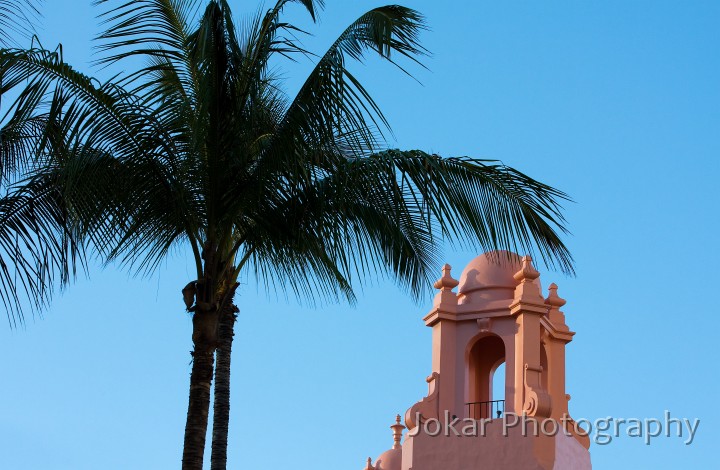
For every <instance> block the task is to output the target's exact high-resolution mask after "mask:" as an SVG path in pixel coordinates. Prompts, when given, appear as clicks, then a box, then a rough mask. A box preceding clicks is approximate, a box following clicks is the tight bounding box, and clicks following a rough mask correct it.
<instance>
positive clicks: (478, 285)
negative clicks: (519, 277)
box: [458, 250, 539, 304]
mask: <svg viewBox="0 0 720 470" xmlns="http://www.w3.org/2000/svg"><path fill="white" fill-rule="evenodd" d="M520 268H522V259H521V258H520V256H518V255H517V254H515V253H513V252H510V251H501V250H497V251H490V252H487V253H483V254H482V255H480V256H478V257H476V258H475V259H473V260H472V261H470V263H468V265H467V266H466V267H465V269H463V272H462V274H461V275H460V284H459V286H458V295H459V296H460V303H461V304H467V303H476V302H478V301H491V300H500V299H512V298H513V295H514V291H515V287H516V286H517V285H518V281H516V280H515V278H514V277H513V275H514V274H515V273H516V272H518V271H519V270H520ZM533 282H538V285H539V280H537V279H536V280H535V281H533Z"/></svg>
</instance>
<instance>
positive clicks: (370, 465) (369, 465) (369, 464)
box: [363, 457, 375, 470]
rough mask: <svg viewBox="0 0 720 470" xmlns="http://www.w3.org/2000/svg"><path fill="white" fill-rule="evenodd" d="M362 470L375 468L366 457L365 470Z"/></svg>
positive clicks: (373, 469)
mask: <svg viewBox="0 0 720 470" xmlns="http://www.w3.org/2000/svg"><path fill="white" fill-rule="evenodd" d="M363 470H375V467H373V465H372V459H371V458H370V457H368V459H367V465H365V468H364V469H363Z"/></svg>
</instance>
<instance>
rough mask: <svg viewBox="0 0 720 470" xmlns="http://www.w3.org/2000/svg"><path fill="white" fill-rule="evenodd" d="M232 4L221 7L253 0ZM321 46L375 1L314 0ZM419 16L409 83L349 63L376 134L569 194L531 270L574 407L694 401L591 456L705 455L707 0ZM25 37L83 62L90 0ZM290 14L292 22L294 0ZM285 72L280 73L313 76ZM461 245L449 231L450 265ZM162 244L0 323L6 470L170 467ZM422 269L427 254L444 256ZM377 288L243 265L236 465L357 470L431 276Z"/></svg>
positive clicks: (178, 421) (185, 321)
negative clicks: (266, 278) (656, 434)
mask: <svg viewBox="0 0 720 470" xmlns="http://www.w3.org/2000/svg"><path fill="white" fill-rule="evenodd" d="M234 3H235V13H236V16H241V15H242V14H244V13H247V12H253V11H255V9H256V7H257V4H256V3H255V2H239V1H236V2H234ZM327 3H328V5H327V8H326V11H325V12H324V13H323V14H322V17H321V23H320V25H319V26H318V27H316V28H313V32H315V33H316V36H315V37H313V38H309V39H308V40H307V41H306V44H307V45H308V47H309V48H310V49H311V50H314V51H317V52H320V51H322V50H324V49H325V48H326V47H327V46H328V45H329V44H330V43H331V42H332V40H333V39H334V38H335V37H336V36H337V34H338V33H339V32H340V31H341V30H342V29H343V27H344V26H345V25H347V24H348V23H350V22H351V21H352V20H353V19H355V18H356V17H357V16H359V14H360V13H361V12H363V11H364V10H367V9H369V8H371V7H373V6H377V5H379V4H380V3H378V2H370V1H364V0H363V1H353V2H341V1H339V0H328V2H327ZM404 4H405V5H407V6H410V7H414V8H416V9H418V10H420V11H421V12H422V13H424V14H425V15H426V16H427V18H428V22H429V24H430V25H431V28H432V31H430V32H428V33H426V34H425V35H424V37H423V42H424V44H425V45H426V46H427V48H428V49H429V50H430V51H432V53H433V57H432V58H431V59H428V60H427V61H426V64H427V66H428V67H429V68H430V71H424V70H421V69H416V76H417V78H418V79H419V80H420V81H421V82H422V85H419V84H417V83H416V82H414V81H413V80H411V79H409V78H407V77H405V76H403V75H402V74H401V73H399V72H397V71H395V70H393V69H392V68H390V67H388V66H385V65H383V64H381V63H379V62H378V61H375V60H370V61H368V63H367V64H366V67H365V68H363V67H355V70H356V71H357V72H358V75H359V76H360V77H361V78H362V79H363V80H365V82H366V83H367V86H368V87H369V88H370V89H371V90H372V92H373V94H374V96H375V97H376V98H377V100H378V102H379V103H380V104H381V105H382V108H383V110H384V111H385V112H386V114H387V116H388V117H389V119H390V122H391V123H392V124H393V128H394V131H395V134H396V141H394V142H391V143H390V145H391V146H393V147H401V148H421V149H424V150H429V151H434V152H438V153H440V154H442V155H447V156H453V155H470V156H475V157H486V158H495V159H500V160H502V161H503V162H505V163H506V164H509V165H511V166H514V167H516V168H518V169H521V170H523V171H525V172H526V173H528V174H530V175H532V176H534V177H535V178H537V179H539V180H541V181H543V182H546V183H548V184H551V185H553V186H556V187H558V188H560V189H562V190H564V191H566V192H568V193H569V194H570V195H571V196H572V197H573V198H574V200H575V203H574V204H568V205H567V211H566V214H567V218H568V223H569V227H570V229H571V230H572V232H573V235H572V236H571V237H568V238H567V243H568V245H569V246H570V248H571V250H572V252H573V254H574V256H575V259H576V260H577V277H576V278H568V277H566V276H564V275H562V274H560V273H553V272H548V270H547V269H545V268H541V271H542V273H543V274H542V279H543V281H544V285H545V286H547V285H548V284H549V283H550V282H552V281H554V282H556V283H558V284H559V286H560V291H559V292H560V295H561V296H562V297H564V298H566V299H567V300H568V303H567V305H566V306H565V308H564V310H565V313H566V317H567V322H568V324H569V325H570V327H571V329H573V330H575V331H577V335H576V336H575V340H574V341H573V342H572V343H571V344H570V345H569V347H568V349H567V354H568V356H567V357H568V370H567V392H568V393H570V394H571V395H572V397H573V398H572V401H571V402H570V410H571V413H572V414H573V415H574V416H575V417H576V418H579V417H583V418H588V419H596V418H602V417H606V416H615V417H624V418H651V417H657V418H662V416H663V412H664V410H670V411H671V413H672V415H673V416H677V417H688V418H699V419H700V420H701V424H700V427H699V430H698V434H697V436H696V439H695V442H694V443H693V444H692V445H689V446H686V445H684V444H683V442H682V441H683V439H678V438H664V437H663V438H656V439H654V440H653V441H652V444H651V445H650V446H646V445H645V444H644V443H643V441H642V439H637V438H635V439H632V438H628V437H621V438H619V439H615V440H613V442H612V443H611V444H609V445H605V446H599V445H593V446H592V447H591V453H592V459H593V464H594V468H596V469H601V470H602V469H618V468H653V469H673V468H710V467H713V466H714V465H715V464H716V460H715V455H716V449H717V446H716V440H717V438H718V437H720V436H718V433H717V430H716V423H717V420H718V418H720V413H719V412H718V408H717V406H716V403H715V402H716V400H717V396H718V393H719V392H720V386H719V380H718V376H717V370H718V366H717V363H716V361H717V358H718V353H717V347H718V343H719V342H718V341H717V331H718V329H719V327H720V321H719V320H718V314H720V312H719V311H718V308H717V305H716V304H717V302H716V299H715V297H716V296H717V292H718V287H717V283H718V281H717V280H716V279H715V278H716V273H715V271H714V269H715V268H716V267H717V266H718V265H719V264H720V256H718V252H717V243H716V240H717V236H716V232H717V230H718V228H719V227H718V212H717V208H718V202H720V201H719V200H718V195H717V188H718V178H719V177H720V171H719V170H720V168H719V164H718V158H717V157H718V154H719V151H720V141H719V139H718V136H719V135H720V132H719V131H720V92H719V89H718V84H719V83H720V80H719V79H720V58H719V56H718V47H719V46H720V29H718V26H717V25H718V24H720V3H719V2H716V1H699V0H696V1H693V2H680V1H672V2H671V1H658V0H653V1H650V0H644V1H641V0H633V1H627V0H623V1H620V0H606V1H603V2H598V1H589V0H572V1H570V0H568V1H543V2H537V1H502V2H500V1H494V2H488V1H473V2H460V1H448V2H431V1H420V0H418V1H406V2H404ZM43 11H44V14H45V18H44V20H43V27H42V29H41V31H40V35H41V37H42V38H43V42H44V43H45V45H46V46H48V47H49V46H50V45H54V44H56V43H58V42H62V43H63V46H64V51H65V56H66V58H67V60H68V61H70V62H71V63H74V64H76V65H77V67H78V68H80V69H81V70H84V71H88V72H90V71H91V68H90V66H89V62H90V60H91V59H92V57H91V43H90V41H89V39H90V38H91V37H92V36H93V35H94V34H95V33H96V32H97V31H98V27H97V20H96V19H95V18H94V15H95V14H96V13H98V12H99V9H98V8H91V6H90V2H89V1H62V2H61V1H56V0H48V1H47V2H46V5H45V8H44V10H43ZM288 18H289V19H292V20H296V19H297V21H298V22H299V23H301V24H303V25H306V26H309V25H308V23H307V21H306V20H305V18H304V16H302V15H301V14H300V10H299V9H297V8H293V9H289V10H288ZM311 66H312V65H311V64H310V63H308V62H304V63H300V64H297V65H292V66H291V67H288V68H287V74H286V76H287V78H288V80H287V85H288V89H289V90H296V89H297V88H298V87H299V85H300V83H301V79H302V78H304V77H305V74H307V72H308V71H309V70H310V68H311ZM476 254H478V253H476V251H475V250H473V251H462V250H456V249H453V248H452V247H450V246H448V247H446V249H445V252H444V259H446V260H447V261H448V262H449V263H450V264H451V265H453V267H454V273H455V274H456V276H458V275H459V273H460V271H461V270H462V268H463V267H464V266H465V264H467V262H469V261H470V260H471V259H472V258H473V257H474V256H475V255H476ZM188 260H189V258H188V253H187V252H185V251H180V252H177V253H176V254H175V255H174V257H173V258H172V259H170V260H169V261H168V262H167V264H166V265H164V266H163V267H162V268H161V270H160V271H159V272H158V273H156V275H154V276H152V277H150V278H147V279H137V278H133V277H132V276H130V275H129V274H128V273H127V272H125V271H121V270H120V269H119V268H118V267H116V266H110V267H108V268H105V269H101V268H100V267H97V266H94V267H92V269H91V272H90V278H89V279H80V280H78V282H77V283H75V284H74V285H72V286H71V287H70V288H69V289H68V290H67V291H66V292H64V293H62V294H61V295H58V296H57V297H56V298H55V300H54V302H53V303H52V305H51V307H50V308H49V309H48V310H47V311H46V312H45V314H44V317H43V318H42V319H40V318H36V319H34V320H33V319H30V320H29V321H28V323H27V325H26V326H25V327H24V328H23V329H20V330H16V331H11V330H10V329H9V328H8V327H7V326H6V327H3V328H0V371H2V386H1V387H0V443H2V444H0V468H8V469H50V468H52V469H77V470H80V469H96V468H107V469H135V468H138V469H139V468H143V469H144V468H147V469H165V468H167V469H171V468H177V467H178V465H179V462H180V458H181V446H182V435H183V427H184V422H185V413H186V406H187V393H188V381H189V374H190V356H189V354H188V353H189V351H190V349H191V340H190V335H191V319H190V316H189V314H187V313H185V312H184V309H183V303H182V300H181V296H180V289H181V288H182V287H183V286H184V285H185V284H186V283H187V282H188V281H189V280H191V279H192V278H193V274H192V273H193V269H192V265H191V263H189V262H188ZM438 272H439V266H438ZM427 294H428V295H427V296H426V297H425V298H424V299H423V300H422V301H421V302H420V303H413V301H412V300H411V299H410V298H409V297H408V296H407V295H406V294H405V293H404V292H402V291H400V290H399V289H397V288H396V287H394V286H393V284H392V283H391V282H388V281H382V280H381V281H378V282H376V283H375V284H374V285H372V286H369V287H366V288H365V289H364V290H363V291H362V293H361V294H360V301H359V303H358V305H357V306H356V307H354V308H351V307H348V306H346V305H329V306H324V307H322V308H309V307H302V306H299V305H298V302H297V301H296V300H295V299H293V298H289V299H285V297H284V296H283V295H282V294H279V295H277V294H276V293H274V292H272V293H270V294H269V295H268V293H267V292H266V290H265V288H264V287H263V286H259V285H257V283H256V282H255V280H254V279H253V278H252V277H245V278H244V279H243V284H242V286H241V288H240V290H239V295H238V297H237V304H238V305H239V307H240V309H241V313H240V318H239V323H238V326H237V335H236V340H235V350H234V357H233V387H234V388H233V398H232V422H231V434H230V451H229V462H230V467H231V468H263V469H265V468H267V469H273V468H296V469H308V470H309V469H313V470H322V469H327V470H336V469H346V468H347V469H353V468H355V469H360V468H362V467H363V465H364V461H365V458H366V457H367V456H373V458H374V457H375V456H377V455H378V454H379V453H380V452H382V451H384V450H386V449H387V448H389V447H390V445H391V444H392V438H391V433H390V430H389V429H388V426H389V425H390V424H391V423H392V421H393V418H394V416H395V414H396V413H401V414H402V413H404V411H405V410H406V409H407V408H408V407H410V406H411V405H412V404H413V403H415V401H417V400H419V399H420V398H422V397H423V396H424V395H425V393H426V384H425V382H424V378H425V376H426V375H428V374H429V373H430V372H431V370H430V329H429V328H427V327H425V326H424V324H423V322H422V320H421V318H422V317H423V316H424V314H425V313H426V311H427V310H428V309H429V308H430V299H431V297H430V296H431V294H432V292H431V290H430V289H428V293H427Z"/></svg>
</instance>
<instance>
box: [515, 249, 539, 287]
mask: <svg viewBox="0 0 720 470" xmlns="http://www.w3.org/2000/svg"><path fill="white" fill-rule="evenodd" d="M538 277H540V273H539V272H538V271H537V270H536V269H535V268H534V267H533V264H532V257H531V256H528V255H525V256H523V259H522V268H520V271H518V272H516V273H515V274H514V275H513V278H514V279H515V280H516V281H522V280H523V279H528V280H531V281H532V280H533V279H537V278H538Z"/></svg>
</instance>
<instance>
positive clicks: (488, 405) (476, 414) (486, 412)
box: [466, 400, 505, 419]
mask: <svg viewBox="0 0 720 470" xmlns="http://www.w3.org/2000/svg"><path fill="white" fill-rule="evenodd" d="M466 405H467V407H468V417H469V418H472V419H495V418H500V417H501V416H502V415H503V413H505V400H493V401H476V402H472V403H466Z"/></svg>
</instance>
